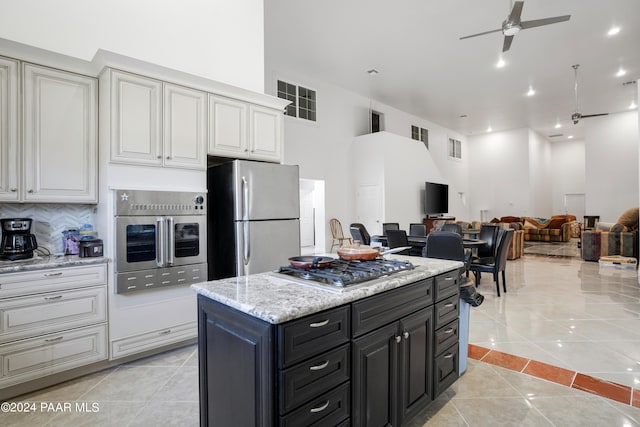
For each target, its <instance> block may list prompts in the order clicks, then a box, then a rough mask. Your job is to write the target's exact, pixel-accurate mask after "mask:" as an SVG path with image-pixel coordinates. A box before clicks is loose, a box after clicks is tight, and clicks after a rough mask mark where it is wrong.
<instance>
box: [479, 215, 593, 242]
mask: <svg viewBox="0 0 640 427" xmlns="http://www.w3.org/2000/svg"><path fill="white" fill-rule="evenodd" d="M491 222H492V223H509V224H511V223H518V224H522V230H524V240H526V241H530V240H531V241H538V242H568V241H570V240H571V238H572V237H578V236H579V235H580V234H579V230H580V223H578V221H576V217H575V216H574V215H553V216H551V217H550V218H534V217H516V216H503V217H501V218H494V219H492V220H491Z"/></svg>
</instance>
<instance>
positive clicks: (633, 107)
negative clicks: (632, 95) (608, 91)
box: [629, 101, 638, 110]
mask: <svg viewBox="0 0 640 427" xmlns="http://www.w3.org/2000/svg"><path fill="white" fill-rule="evenodd" d="M636 108H638V106H637V105H636V102H635V101H631V104H629V110H635V109H636Z"/></svg>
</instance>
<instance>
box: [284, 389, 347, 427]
mask: <svg viewBox="0 0 640 427" xmlns="http://www.w3.org/2000/svg"><path fill="white" fill-rule="evenodd" d="M349 390H350V388H349V383H346V384H344V385H341V386H340V387H338V388H335V389H333V390H331V391H329V392H327V393H325V394H323V395H322V396H320V397H318V398H316V399H313V400H312V401H311V402H309V403H307V404H305V405H303V406H301V407H300V408H298V409H297V410H295V411H293V412H292V413H291V414H289V415H287V416H285V417H281V418H280V425H281V426H283V427H288V426H291V427H298V426H311V425H313V426H316V425H317V426H321V425H322V426H335V425H338V424H340V423H342V422H343V421H344V420H346V419H347V418H348V417H349V414H350V413H351V404H350V403H351V402H350V400H351V399H350V396H349V395H350V393H349Z"/></svg>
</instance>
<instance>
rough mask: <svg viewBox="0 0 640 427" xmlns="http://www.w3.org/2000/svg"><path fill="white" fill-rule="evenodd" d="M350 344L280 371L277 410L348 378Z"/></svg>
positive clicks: (284, 411)
mask: <svg viewBox="0 0 640 427" xmlns="http://www.w3.org/2000/svg"><path fill="white" fill-rule="evenodd" d="M349 349H350V346H349V344H345V345H343V346H341V347H339V348H337V349H335V350H332V351H329V352H327V353H324V354H321V355H319V356H317V357H314V358H312V359H309V360H305V361H304V362H302V363H299V364H297V365H295V366H293V367H291V368H289V369H286V370H284V371H280V375H279V376H280V379H279V383H280V385H279V389H280V399H279V400H280V414H285V413H287V412H289V411H290V410H292V409H294V408H295V407H297V406H298V405H300V404H302V403H304V402H306V401H308V400H310V399H312V398H314V397H315V396H317V395H319V394H321V393H325V392H327V391H329V390H331V389H332V388H334V387H336V386H337V385H339V384H342V383H343V382H345V381H348V380H349V375H350V369H349V368H350V363H349V361H350V360H351V358H350V355H351V352H350V351H349Z"/></svg>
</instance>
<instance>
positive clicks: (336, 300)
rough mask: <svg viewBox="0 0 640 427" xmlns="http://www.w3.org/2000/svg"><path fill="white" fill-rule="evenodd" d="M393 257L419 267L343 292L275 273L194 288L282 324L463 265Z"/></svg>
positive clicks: (442, 261)
mask: <svg viewBox="0 0 640 427" xmlns="http://www.w3.org/2000/svg"><path fill="white" fill-rule="evenodd" d="M393 259H402V260H408V261H411V262H412V263H413V265H414V266H415V267H416V268H415V269H413V270H410V271H407V272H402V273H396V274H393V275H390V276H387V277H382V278H380V279H376V280H372V281H370V282H365V283H362V284H359V285H354V286H352V287H349V288H347V290H345V291H344V292H342V293H337V292H331V291H329V290H325V289H319V288H316V287H313V286H308V285H304V284H301V283H297V282H294V281H292V280H291V279H289V278H287V277H286V276H276V275H275V274H274V273H260V274H253V275H250V276H240V277H232V278H228V279H221V280H214V281H210V282H204V283H196V284H193V285H191V288H192V289H194V290H195V291H196V292H197V293H198V294H200V295H203V296H205V297H207V298H210V299H212V300H214V301H218V302H221V303H223V304H225V305H227V306H229V307H233V308H235V309H237V310H240V311H242V312H243V313H246V314H249V315H251V316H253V317H256V318H258V319H261V320H264V321H266V322H269V323H273V324H278V323H284V322H287V321H289V320H293V319H297V318H300V317H303V316H306V315H309V314H313V313H317V312H319V311H322V310H326V309H329V308H333V307H337V306H339V305H343V304H346V303H349V302H352V301H356V300H359V299H362V298H365V297H368V296H371V295H375V294H377V293H380V292H384V291H387V290H389V289H394V288H398V287H400V286H403V285H406V284H409V283H413V282H416V281H418V280H421V279H426V278H428V277H433V276H436V275H438V274H441V273H445V272H447V271H451V270H454V269H456V268H461V267H463V264H462V263H461V262H459V261H447V260H440V259H432V258H421V257H407V256H397V255H394V256H393Z"/></svg>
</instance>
